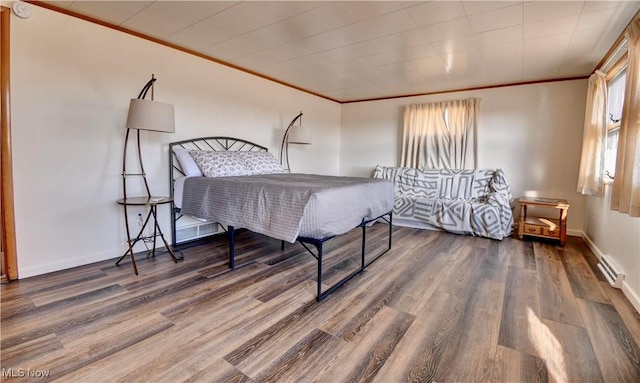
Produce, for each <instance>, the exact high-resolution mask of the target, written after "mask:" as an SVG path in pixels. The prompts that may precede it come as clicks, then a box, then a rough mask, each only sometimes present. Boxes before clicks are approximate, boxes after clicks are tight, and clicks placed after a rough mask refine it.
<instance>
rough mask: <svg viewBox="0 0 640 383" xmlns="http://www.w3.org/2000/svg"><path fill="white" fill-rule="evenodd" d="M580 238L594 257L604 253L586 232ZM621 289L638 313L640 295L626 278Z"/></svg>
mask: <svg viewBox="0 0 640 383" xmlns="http://www.w3.org/2000/svg"><path fill="white" fill-rule="evenodd" d="M582 238H583V239H584V241H585V242H586V243H587V246H589V248H590V249H591V251H593V253H594V254H595V255H596V257H598V259H602V255H603V254H604V253H603V252H602V251H601V250H600V249H599V248H598V246H596V244H595V243H594V242H593V241H592V240H591V238H589V236H588V235H587V234H586V233H582ZM621 290H622V293H623V294H624V296H625V297H627V299H628V300H629V302H631V305H632V306H633V307H634V308H635V309H636V311H637V312H638V313H640V296H638V294H636V293H635V292H634V291H633V290H631V288H630V287H629V284H628V283H627V281H626V280H625V281H623V282H622V289H621Z"/></svg>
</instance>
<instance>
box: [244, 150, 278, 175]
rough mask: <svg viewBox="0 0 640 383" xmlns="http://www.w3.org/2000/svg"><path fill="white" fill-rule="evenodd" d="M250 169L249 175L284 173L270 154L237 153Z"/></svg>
mask: <svg viewBox="0 0 640 383" xmlns="http://www.w3.org/2000/svg"><path fill="white" fill-rule="evenodd" d="M236 153H238V154H239V155H240V156H241V157H242V159H243V160H244V162H245V163H246V165H247V168H248V169H249V174H251V175H256V174H274V173H284V168H283V167H282V165H280V163H279V162H278V161H277V160H276V159H275V157H274V156H273V155H272V154H271V153H269V152H236Z"/></svg>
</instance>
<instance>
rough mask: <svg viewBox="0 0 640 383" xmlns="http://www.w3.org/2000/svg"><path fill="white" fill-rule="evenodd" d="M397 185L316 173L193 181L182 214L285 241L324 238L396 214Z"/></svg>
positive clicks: (184, 195)
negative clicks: (394, 212)
mask: <svg viewBox="0 0 640 383" xmlns="http://www.w3.org/2000/svg"><path fill="white" fill-rule="evenodd" d="M393 199H394V194H393V182H391V181H389V180H383V179H374V178H361V177H337V176H323V175H313V174H295V173H282V174H265V175H252V176H237V177H216V178H205V177H189V178H187V179H186V180H185V181H184V187H183V192H182V211H181V212H182V213H184V214H188V215H192V216H194V217H197V218H201V219H206V220H209V221H214V222H218V223H220V224H222V225H225V226H234V227H235V228H236V229H238V228H245V229H248V230H251V231H253V232H256V233H260V234H265V235H268V236H270V237H273V238H277V239H281V240H284V241H287V242H295V240H296V238H298V237H307V238H314V239H325V238H329V237H333V236H337V235H341V234H344V233H346V232H348V231H350V230H352V229H353V228H355V227H357V226H358V225H360V224H361V223H362V222H363V221H369V220H372V219H375V218H378V217H380V216H382V215H384V214H386V213H389V212H390V211H391V210H392V209H393Z"/></svg>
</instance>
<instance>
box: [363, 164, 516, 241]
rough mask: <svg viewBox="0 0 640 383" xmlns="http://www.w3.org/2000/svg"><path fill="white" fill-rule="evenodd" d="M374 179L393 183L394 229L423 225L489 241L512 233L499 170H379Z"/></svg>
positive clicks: (507, 196)
mask: <svg viewBox="0 0 640 383" xmlns="http://www.w3.org/2000/svg"><path fill="white" fill-rule="evenodd" d="M374 177H376V178H382V179H388V180H392V181H393V182H394V184H395V203H394V208H393V214H394V217H395V218H398V220H396V222H398V223H399V222H400V221H401V220H404V221H405V222H415V223H425V224H428V225H431V226H432V227H436V228H439V229H443V230H446V231H450V232H452V233H458V234H471V235H477V236H482V237H487V238H493V239H503V238H504V237H507V236H509V235H510V234H511V232H512V231H513V212H512V210H511V200H512V196H511V190H510V189H509V184H508V183H507V180H506V178H505V176H504V172H503V171H502V170H501V169H497V170H494V169H483V170H453V169H414V168H403V167H383V166H378V167H376V170H375V174H374ZM410 226H411V225H410ZM417 227H421V226H419V225H417Z"/></svg>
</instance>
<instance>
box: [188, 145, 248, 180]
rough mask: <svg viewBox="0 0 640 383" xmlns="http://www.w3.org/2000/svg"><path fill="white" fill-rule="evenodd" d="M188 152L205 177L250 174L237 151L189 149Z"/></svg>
mask: <svg viewBox="0 0 640 383" xmlns="http://www.w3.org/2000/svg"><path fill="white" fill-rule="evenodd" d="M189 154H191V157H193V160H194V161H195V162H196V164H198V167H199V168H200V170H201V171H202V174H203V175H204V176H205V177H229V176H246V175H249V174H250V172H249V168H248V167H247V166H246V164H245V162H244V161H243V159H242V157H241V156H239V155H238V152H214V151H211V150H190V151H189Z"/></svg>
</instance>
